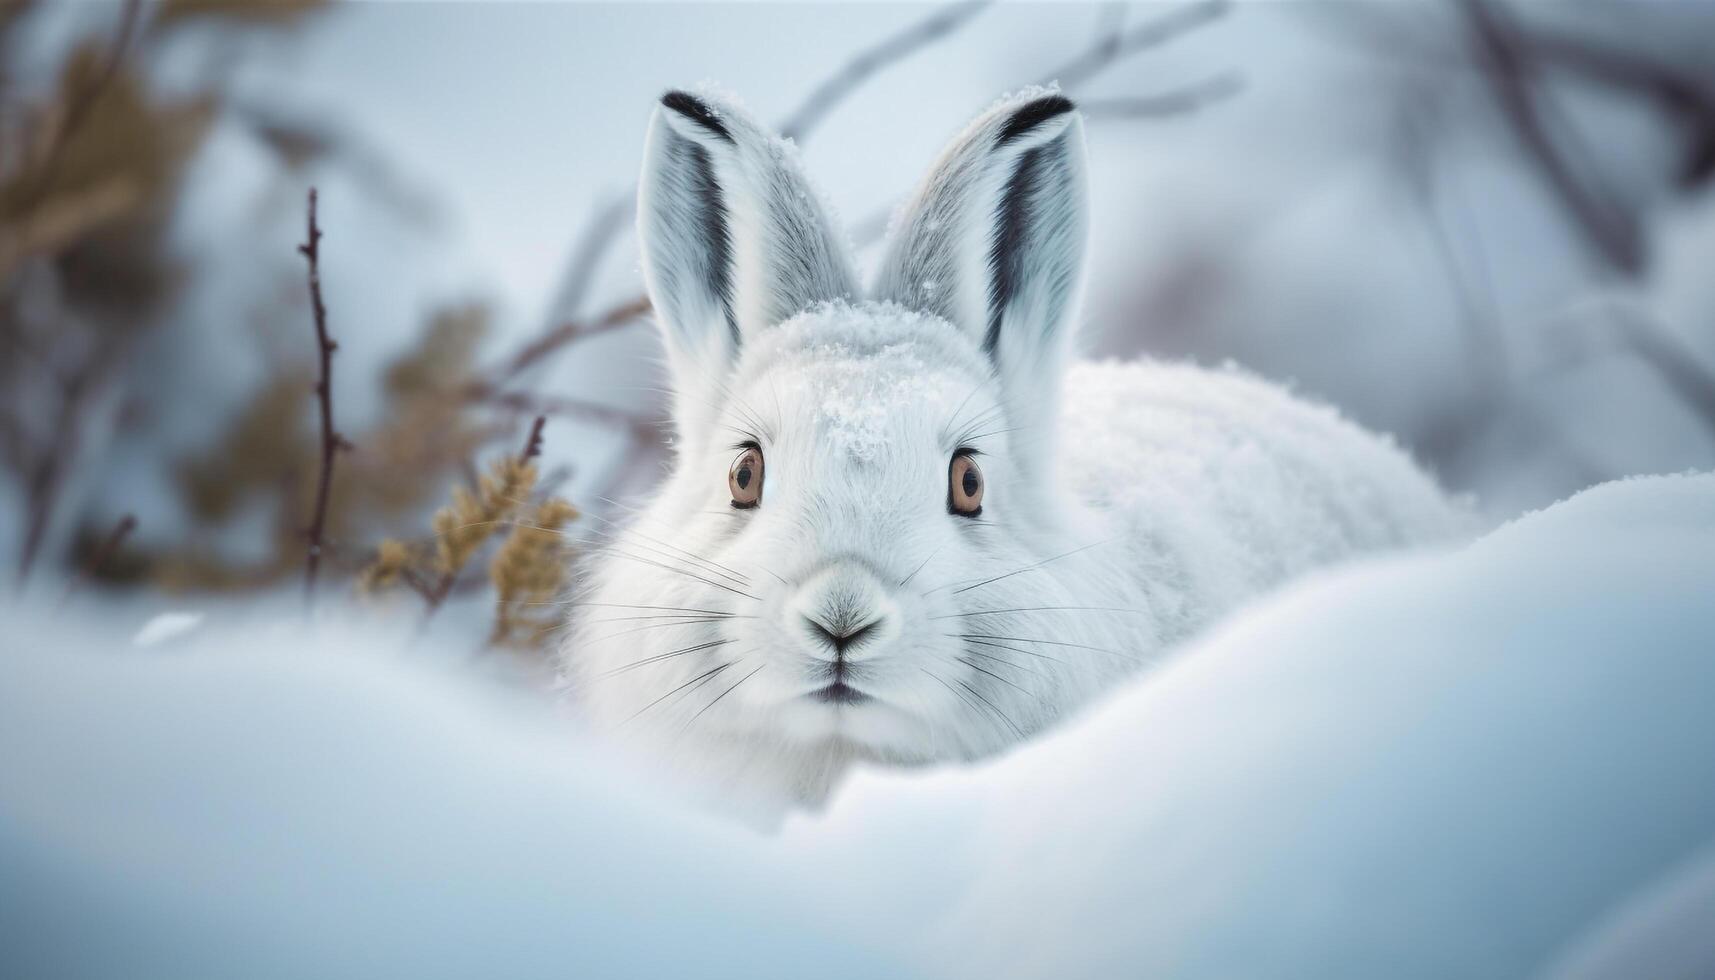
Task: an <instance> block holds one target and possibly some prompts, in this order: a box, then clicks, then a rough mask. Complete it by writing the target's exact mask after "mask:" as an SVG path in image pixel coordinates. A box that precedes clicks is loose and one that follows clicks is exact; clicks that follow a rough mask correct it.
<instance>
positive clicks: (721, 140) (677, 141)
mask: <svg viewBox="0 0 1715 980" xmlns="http://www.w3.org/2000/svg"><path fill="white" fill-rule="evenodd" d="M637 231H638V236H639V238H640V239H641V243H642V247H643V275H644V280H645V282H646V283H647V284H648V287H649V296H650V299H651V300H652V301H653V303H654V306H655V312H656V315H657V319H658V320H659V321H660V324H661V327H662V332H663V334H664V340H665V341H666V346H667V353H668V357H669V361H670V362H671V364H672V368H673V376H674V378H673V381H674V387H675V389H676V392H677V394H678V396H679V405H678V406H677V410H676V414H677V416H678V421H679V424H680V429H681V434H687V433H686V431H685V430H687V429H692V428H696V425H695V419H694V418H692V417H693V416H696V415H698V414H699V413H700V412H702V411H704V410H706V408H707V406H708V404H709V403H710V402H713V401H716V400H718V399H717V398H716V397H715V396H714V395H712V394H711V392H714V391H718V390H719V389H720V388H721V387H722V385H723V384H724V376H725V374H726V372H727V369H728V368H729V367H730V366H731V363H732V361H733V358H734V356H735V355H736V354H737V352H738V349H739V348H740V347H741V346H742V345H743V344H744V343H745V341H746V339H747V338H750V337H753V336H754V335H755V333H756V332H757V331H759V330H763V329H766V328H768V327H771V326H774V325H775V324H778V323H780V322H781V321H782V320H786V319H788V318H790V317H792V316H793V315H794V314H796V313H799V312H800V311H802V310H804V309H805V308H806V307H808V306H810V305H812V304H814V303H817V302H820V301H823V300H832V299H840V298H846V297H851V296H853V294H854V292H855V280H854V277H853V275H852V272H851V260H850V257H849V256H848V255H847V253H846V249H845V246H844V244H843V241H842V239H841V238H840V236H839V235H838V234H837V233H836V232H835V230H834V229H833V227H832V225H831V223H830V221H829V219H828V216H827V215H826V214H825V213H824V211H823V208H822V205H821V201H820V198H819V197H818V196H817V194H816V193H815V191H814V190H813V189H812V188H811V186H810V184H809V181H808V180H807V179H806V178H805V177H804V175H803V173H802V171H801V170H800V169H799V166H798V161H797V154H796V151H795V150H794V149H793V148H792V146H791V145H790V144H789V143H787V142H786V141H784V140H782V139H780V138H779V137H777V136H774V135H773V134H771V133H769V132H768V131H767V130H765V129H763V128H762V127H761V126H759V125H758V124H757V123H756V122H755V121H754V120H752V119H751V118H750V117H749V115H747V114H746V113H745V112H743V111H742V110H740V109H738V108H737V107H736V106H732V105H728V104H725V103H722V102H720V101H717V100H714V99H708V98H700V97H698V96H695V95H690V94H688V93H685V92H668V93H667V94H666V95H665V96H663V97H662V98H661V104H660V106H659V107H658V108H656V110H655V117H654V119H653V120H652V122H651V123H650V126H649V139H648V143H647V145H646V147H645V149H644V163H643V175H642V178H641V179H640V181H639V184H638V191H637ZM699 406H701V407H699Z"/></svg>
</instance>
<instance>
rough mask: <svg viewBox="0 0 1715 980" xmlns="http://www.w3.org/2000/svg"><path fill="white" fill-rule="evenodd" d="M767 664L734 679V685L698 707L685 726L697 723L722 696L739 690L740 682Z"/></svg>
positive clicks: (759, 671)
mask: <svg viewBox="0 0 1715 980" xmlns="http://www.w3.org/2000/svg"><path fill="white" fill-rule="evenodd" d="M766 666H768V665H767V664H762V665H761V666H759V667H757V668H756V669H755V670H753V671H751V672H750V673H748V674H746V675H744V676H743V677H740V678H739V679H738V680H736V681H734V682H733V685H732V686H731V687H729V688H727V689H726V690H724V691H722V692H721V693H719V694H717V695H715V699H714V700H713V701H710V702H709V703H708V704H705V705H703V706H702V708H700V709H698V711H697V713H696V714H694V715H692V716H691V720H690V721H687V722H685V727H686V728H690V727H691V726H692V725H693V724H696V721H697V719H698V718H701V717H702V716H703V712H705V711H708V710H709V709H710V708H712V707H714V706H715V705H717V704H719V703H720V701H721V698H724V697H726V696H727V695H728V694H731V693H732V692H734V691H736V690H738V686H739V685H740V684H743V683H744V682H745V681H748V680H750V679H751V678H752V677H755V676H756V675H757V674H759V673H761V672H762V668H763V667H766Z"/></svg>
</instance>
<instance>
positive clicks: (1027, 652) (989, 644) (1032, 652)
mask: <svg viewBox="0 0 1715 980" xmlns="http://www.w3.org/2000/svg"><path fill="white" fill-rule="evenodd" d="M941 635H942V636H945V637H947V638H948V639H951V640H964V641H965V643H966V644H967V645H969V644H972V643H975V644H976V645H978V646H985V647H989V648H991V649H995V650H1005V651H1007V652H1008V653H1019V654H1023V655H1024V656H1026V657H1035V658H1036V659H1038V660H1046V661H1048V662H1049V663H1053V664H1063V663H1065V662H1066V661H1064V660H1061V659H1059V658H1057V657H1050V656H1049V655H1047V654H1046V653H1041V652H1039V651H1036V650H1025V649H1023V648H1021V647H1012V646H1007V645H1006V644H1005V643H996V642H995V641H993V640H981V639H975V638H972V637H969V636H956V635H954V634H952V633H942V634H941Z"/></svg>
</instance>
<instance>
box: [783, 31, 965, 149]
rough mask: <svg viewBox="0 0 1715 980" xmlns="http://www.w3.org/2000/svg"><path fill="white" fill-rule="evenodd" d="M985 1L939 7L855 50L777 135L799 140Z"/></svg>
mask: <svg viewBox="0 0 1715 980" xmlns="http://www.w3.org/2000/svg"><path fill="white" fill-rule="evenodd" d="M988 5H989V3H988V0H974V2H970V3H961V4H955V5H952V6H949V7H943V8H942V9H940V10H938V11H936V12H935V13H933V14H930V15H929V16H928V17H925V18H924V19H923V20H920V21H918V22H917V23H915V24H911V25H910V26H908V27H906V28H905V29H904V30H901V31H898V32H896V33H894V34H892V35H889V36H888V37H885V38H883V39H882V40H881V41H879V42H877V43H876V44H874V45H872V46H870V47H868V48H865V49H864V50H862V51H859V52H858V53H857V54H855V55H853V56H852V57H851V58H850V59H849V60H847V61H846V63H845V64H844V65H842V66H841V67H840V69H839V70H838V71H836V72H834V74H833V75H832V76H830V77H829V78H827V79H825V80H824V81H823V82H822V84H820V85H818V86H816V87H815V89H814V90H812V91H811V92H810V94H809V96H808V97H806V98H805V99H804V101H803V102H802V103H800V104H799V106H798V108H796V109H794V110H792V112H791V113H790V114H788V115H787V117H786V119H785V121H783V122H782V123H781V124H780V127H779V133H780V135H781V136H784V137H786V138H787V139H789V140H802V139H803V138H804V137H805V136H807V135H809V133H810V130H812V129H814V128H815V127H816V126H817V125H818V124H820V123H821V121H822V120H823V119H825V118H827V116H828V113H829V112H831V111H832V110H833V108H834V107H835V106H837V105H839V104H840V103H841V102H843V101H844V100H845V99H846V97H847V96H849V95H851V93H852V92H853V91H855V90H856V89H857V87H858V86H859V85H862V84H863V83H864V82H865V81H866V80H867V79H869V78H870V77H871V76H873V75H875V74H876V73H877V72H879V71H881V70H882V69H883V68H886V67H888V66H889V65H892V64H894V63H895V62H898V61H902V60H904V59H905V58H906V57H908V56H910V55H912V54H914V53H915V52H917V51H919V50H921V49H923V48H926V47H928V46H929V45H931V44H934V43H935V42H936V41H939V40H941V39H942V38H944V37H946V36H947V35H949V34H951V33H953V32H954V31H956V30H958V29H959V28H960V27H962V26H964V24H965V22H966V21H968V20H970V19H971V18H972V17H975V16H976V15H977V14H979V13H982V11H983V9H984V8H986V7H987V6H988Z"/></svg>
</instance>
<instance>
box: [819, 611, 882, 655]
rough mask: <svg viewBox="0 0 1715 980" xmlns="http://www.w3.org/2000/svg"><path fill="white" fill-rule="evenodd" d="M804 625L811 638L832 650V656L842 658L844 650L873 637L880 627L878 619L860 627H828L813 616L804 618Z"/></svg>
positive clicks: (841, 625)
mask: <svg viewBox="0 0 1715 980" xmlns="http://www.w3.org/2000/svg"><path fill="white" fill-rule="evenodd" d="M804 624H805V626H807V627H808V628H809V630H810V636H811V638H813V639H815V640H816V641H817V642H819V643H822V644H823V645H825V646H831V647H833V648H834V656H836V657H841V658H843V657H844V656H845V654H846V648H847V647H850V646H857V645H858V644H861V643H862V642H863V641H864V638H865V637H869V636H874V635H875V629H876V627H877V626H880V625H881V620H880V619H879V618H877V619H872V620H870V621H869V622H867V623H865V624H863V625H862V626H850V627H848V626H845V625H844V624H843V623H842V624H840V625H829V624H827V623H824V622H822V621H821V620H820V619H817V618H816V617H814V616H805V617H804Z"/></svg>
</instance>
